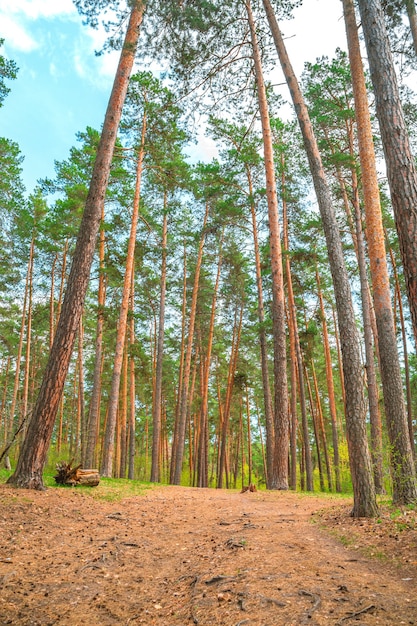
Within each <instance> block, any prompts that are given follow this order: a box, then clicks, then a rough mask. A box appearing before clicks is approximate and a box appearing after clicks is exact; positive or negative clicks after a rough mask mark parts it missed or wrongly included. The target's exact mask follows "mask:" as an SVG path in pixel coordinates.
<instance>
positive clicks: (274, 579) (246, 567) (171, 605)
mask: <svg viewBox="0 0 417 626" xmlns="http://www.w3.org/2000/svg"><path fill="white" fill-rule="evenodd" d="M337 502H338V503H340V499H338V500H337ZM334 504H335V501H334V500H332V499H331V498H320V497H318V496H308V497H307V496H301V495H298V494H294V493H274V492H267V493H265V492H257V493H244V494H240V493H237V492H232V491H230V492H228V491H216V490H209V489H192V488H186V487H161V488H157V489H152V490H149V491H148V492H146V493H145V494H144V495H143V496H140V497H135V498H130V499H126V500H123V501H119V502H106V501H100V500H94V499H92V498H91V497H89V496H88V495H86V494H85V492H83V491H77V490H76V489H50V490H48V491H46V492H44V493H38V492H32V491H22V490H19V491H16V490H12V489H10V488H9V487H7V486H5V485H1V486H0V624H13V625H21V624H22V625H23V624H25V625H29V624H30V625H39V626H48V625H53V624H60V625H63V626H64V625H68V626H69V625H71V626H78V625H86V626H104V625H107V624H109V625H110V624H112V625H113V624H114V625H115V624H126V625H128V624H132V625H136V624H147V625H152V624H157V625H160V626H179V625H181V626H187V625H189V624H198V625H200V626H211V625H214V624H223V625H225V626H238V625H239V626H243V625H245V626H281V625H282V626H284V625H285V626H291V625H294V626H299V625H304V624H311V625H313V626H317V625H334V626H342V625H343V626H344V625H345V624H346V625H349V624H354V625H355V626H358V625H362V626H363V625H365V624H366V625H374V624H387V625H390V626H397V625H399V624H417V594H416V581H415V579H414V578H411V577H410V576H406V577H404V574H403V575H402V574H401V571H395V570H392V568H391V569H387V568H384V566H383V564H380V563H379V562H378V561H376V560H373V559H369V560H368V559H366V558H365V557H363V556H360V555H359V554H358V552H357V551H355V550H352V549H348V548H346V547H345V546H343V545H342V544H341V543H340V542H338V541H337V540H336V539H334V538H333V537H332V536H331V535H329V534H328V533H325V532H324V531H323V530H320V527H319V525H318V524H315V523H313V522H312V515H313V513H314V512H316V511H317V510H319V509H322V508H325V507H331V506H334Z"/></svg>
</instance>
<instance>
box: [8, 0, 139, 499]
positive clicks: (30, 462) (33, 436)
mask: <svg viewBox="0 0 417 626" xmlns="http://www.w3.org/2000/svg"><path fill="white" fill-rule="evenodd" d="M143 12H144V3H143V2H142V1H141V0H137V1H135V2H134V4H133V7H132V10H131V14H130V19H129V25H128V28H127V33H126V37H125V41H124V44H123V49H122V52H121V56H120V61H119V65H118V68H117V72H116V77H115V80H114V84H113V89H112V93H111V96H110V100H109V104H108V107H107V112H106V117H105V120H104V124H103V130H102V134H101V139H100V144H99V147H98V151H97V157H96V160H95V163H94V169H93V174H92V179H91V183H90V188H89V192H88V196H87V200H86V205H85V209H84V214H83V218H82V222H81V227H80V231H79V234H78V237H77V244H76V248H75V252H74V257H73V261H72V267H71V272H70V275H69V279H68V283H67V288H66V293H65V298H64V302H63V306H62V311H61V315H60V318H59V322H58V325H57V329H56V333H55V338H54V343H53V346H52V349H51V352H50V355H49V359H48V363H47V365H46V369H45V373H44V376H43V380H42V384H41V388H40V391H39V394H38V397H37V401H36V403H35V407H34V410H33V415H32V419H31V421H30V423H29V426H28V429H27V432H26V437H25V439H24V442H23V445H22V448H21V452H20V456H19V460H18V463H17V467H16V470H15V472H14V474H13V475H12V476H11V477H10V478H9V481H8V482H9V483H10V484H12V485H15V486H17V487H26V488H31V489H44V485H43V480H42V471H43V468H44V465H45V462H46V455H47V452H48V448H49V443H50V440H51V436H52V431H53V427H54V422H55V417H56V413H57V410H58V406H59V401H60V399H61V396H62V391H63V388H64V383H65V378H66V375H67V372H68V367H69V362H70V359H71V354H72V350H73V347H74V342H75V338H76V335H77V330H78V325H79V320H80V317H81V313H82V310H83V306H84V299H85V294H86V292H87V286H88V281H89V276H90V268H91V263H92V260H93V255H94V250H95V246H96V237H97V231H98V227H99V223H100V215H101V207H102V204H103V202H104V196H105V193H106V188H107V183H108V178H109V173H110V166H111V161H112V157H113V149H114V145H115V141H116V135H117V129H118V125H119V121H120V117H121V113H122V107H123V103H124V99H125V96H126V91H127V86H128V81H129V75H130V71H131V69H132V66H133V61H134V58H135V52H136V45H137V41H138V37H139V27H140V24H141V22H142V17H143Z"/></svg>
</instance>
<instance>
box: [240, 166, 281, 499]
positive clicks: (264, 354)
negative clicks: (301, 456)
mask: <svg viewBox="0 0 417 626" xmlns="http://www.w3.org/2000/svg"><path fill="white" fill-rule="evenodd" d="M246 176H247V179H248V191H249V197H250V198H251V202H250V210H251V217H252V232H253V246H254V252H255V271H256V287H257V292H258V320H259V345H260V349H261V369H262V390H263V395H264V411H265V431H266V466H267V472H266V475H265V479H266V486H267V489H269V488H270V486H271V480H270V478H272V474H273V464H274V421H273V420H274V418H273V406H272V397H271V386H270V382H269V367H268V345H267V340H266V332H265V309H264V296H263V287H262V273H261V259H260V254H259V240H258V225H257V221H256V210H255V203H254V202H253V200H252V198H253V182H252V176H251V173H250V170H249V168H246Z"/></svg>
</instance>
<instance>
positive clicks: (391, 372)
mask: <svg viewBox="0 0 417 626" xmlns="http://www.w3.org/2000/svg"><path fill="white" fill-rule="evenodd" d="M377 4H378V3H377V2H374V1H373V0H370V1H369V2H367V6H366V9H365V8H364V7H363V6H362V8H361V15H362V22H363V24H362V26H363V28H364V33H365V39H366V43H367V49H368V55H369V64H370V68H371V76H372V80H373V83H374V89H375V92H376V94H375V95H376V107H377V114H378V118H379V121H380V126H381V134H382V138H383V144H384V149H385V157H386V161H387V169H388V177H389V180H390V187H391V192H392V200H393V204H394V211H395V212H396V218H397V227H398V226H399V227H400V232H399V238H400V242H401V245H402V247H403V254H405V258H403V261H404V271H405V274H406V276H407V272H409V271H410V269H411V268H410V265H407V261H408V262H412V263H413V264H414V265H413V267H414V270H413V271H414V273H415V272H417V243H416V240H415V234H416V229H417V206H416V204H414V206H411V205H409V206H408V210H407V207H406V206H405V205H403V202H402V201H403V200H404V198H406V196H404V193H405V194H407V191H408V190H407V189H401V190H400V189H399V187H398V186H399V184H400V179H404V178H407V179H408V177H410V179H411V178H412V176H413V174H414V177H415V180H414V189H413V191H414V194H415V195H414V200H415V202H417V171H416V169H415V167H414V163H413V169H412V171H411V172H410V173H409V175H408V174H407V172H406V171H405V170H403V169H402V168H404V167H407V165H406V163H402V164H401V166H400V168H399V167H398V164H397V163H392V158H393V157H394V156H395V155H396V157H397V158H400V157H401V158H404V159H405V160H407V156H406V155H403V153H402V151H401V147H403V148H404V149H406V146H405V144H404V142H406V143H407V141H408V137H407V133H406V131H405V127H404V132H403V136H402V138H401V139H400V135H401V131H400V129H401V114H402V111H401V105H400V103H399V99H398V102H397V103H396V104H395V87H396V82H395V72H394V68H393V67H391V78H392V79H393V80H394V83H393V84H390V86H389V87H388V86H387V85H386V80H385V76H382V74H381V72H383V71H388V70H389V66H390V63H389V59H390V50H389V44H388V40H386V41H385V40H384V31H381V33H379V36H378V37H375V34H374V33H373V32H370V27H371V24H372V25H373V26H372V28H375V26H376V25H377V24H378V22H377V18H378V7H377ZM359 6H361V3H360V2H359ZM343 7H344V13H345V24H346V33H347V37H348V46H349V59H350V64H351V69H352V84H353V93H354V98H355V111H356V116H357V122H358V124H357V126H358V143H359V156H360V160H361V168H362V182H363V193H364V203H365V214H366V225H367V241H368V249H369V259H370V269H371V277H372V287H373V297H374V308H375V316H376V323H377V328H378V344H379V359H380V368H381V379H382V388H383V393H384V405H385V416H386V421H387V427H388V428H387V429H388V436H389V440H390V459H391V475H392V482H393V500H394V502H396V503H397V504H407V503H410V502H414V501H415V500H416V499H417V485H416V477H415V468H414V460H413V455H412V451H411V446H410V440H409V434H408V425H407V415H406V408H405V402H404V392H403V385H402V379H401V369H400V362H399V357H398V348H397V338H396V335H395V326H394V317H393V312H392V305H391V291H390V285H389V276H388V268H387V261H386V251H385V240H384V230H383V226H382V215H381V207H380V200H379V188H378V179H377V172H376V165H375V154H374V146H373V139H372V129H371V122H370V116H369V110H368V99H367V94H366V85H365V78H364V73H363V67H362V59H361V54H360V47H359V37H358V34H357V27H356V20H355V12H354V6H353V1H352V0H343ZM380 17H381V24H380V26H381V27H384V24H383V16H382V14H381V16H380ZM384 44H385V45H384ZM377 54H378V55H381V57H382V58H376V55H377ZM378 88H379V90H381V89H384V93H383V94H382V93H378ZM386 89H387V90H388V91H387V92H386V91H385V90H386ZM382 100H383V102H384V104H383V106H382ZM391 107H392V108H391ZM393 116H395V119H393ZM397 133H398V135H397ZM388 134H389V135H391V134H392V135H393V136H390V137H389V138H388ZM395 137H397V139H395ZM397 140H398V142H397ZM408 149H409V148H408ZM409 157H410V160H411V162H412V158H411V153H409ZM410 182H411V181H410ZM400 193H401V195H402V196H403V197H402V199H401V198H400V197H396V199H395V200H394V197H395V194H400ZM396 202H398V204H396ZM407 202H410V198H407ZM405 212H406V213H407V214H408V215H407V216H406V215H404V213H405ZM399 213H400V214H401V216H400V215H399ZM405 227H406V228H407V232H406V233H404V232H403V229H404V228H405ZM410 228H414V229H415V230H414V236H413V238H411V237H410V235H411V232H410V230H409V229H410ZM404 235H405V237H404ZM412 281H413V284H414V287H412V288H411V292H410V293H409V295H411V293H413V295H414V298H416V297H417V276H416V275H414V276H413V277H412ZM410 287H411V285H410V283H409V288H410ZM410 304H411V303H410ZM413 307H414V308H415V311H414V313H413V312H412V317H413V319H414V323H416V322H417V303H416V302H414V303H413V304H412V305H411V308H413Z"/></svg>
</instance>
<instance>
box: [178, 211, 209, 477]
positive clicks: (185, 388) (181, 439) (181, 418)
mask: <svg viewBox="0 0 417 626" xmlns="http://www.w3.org/2000/svg"><path fill="white" fill-rule="evenodd" d="M208 214H209V203H208V202H207V203H206V210H205V214H204V219H203V229H202V233H201V238H200V244H199V248H198V256H197V263H196V269H195V276H194V287H193V294H192V301H191V309H190V317H189V323H188V329H187V331H188V338H187V350H186V354H185V359H184V370H183V378H182V381H181V397H180V399H179V410H178V419H177V424H176V428H175V431H174V440H173V443H172V457H171V472H170V482H171V484H173V485H179V484H180V482H181V472H182V460H183V456H184V446H185V430H186V425H187V407H188V392H189V383H190V373H191V355H192V350H193V341H194V325H195V318H196V311H197V296H198V288H199V282H200V270H201V263H202V260H203V249H204V242H205V234H206V233H205V228H206V224H207V219H208Z"/></svg>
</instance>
